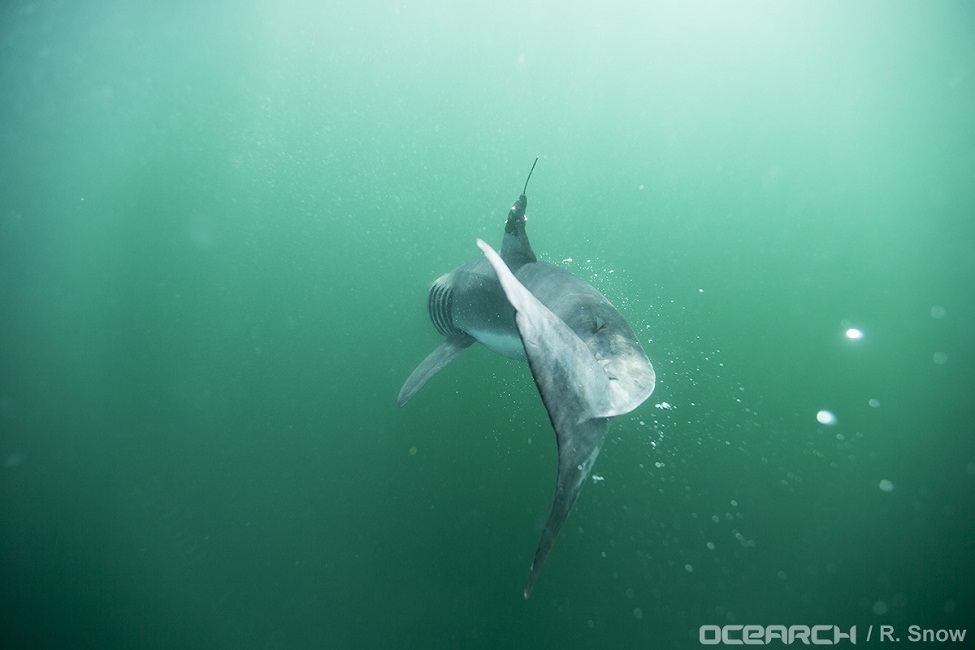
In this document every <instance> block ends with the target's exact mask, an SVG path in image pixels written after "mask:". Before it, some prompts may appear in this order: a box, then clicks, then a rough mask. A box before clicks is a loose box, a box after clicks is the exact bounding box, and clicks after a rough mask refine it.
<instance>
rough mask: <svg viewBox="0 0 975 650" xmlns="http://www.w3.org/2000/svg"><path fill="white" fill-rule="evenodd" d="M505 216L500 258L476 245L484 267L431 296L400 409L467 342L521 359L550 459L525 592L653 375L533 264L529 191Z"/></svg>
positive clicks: (624, 332) (614, 329)
mask: <svg viewBox="0 0 975 650" xmlns="http://www.w3.org/2000/svg"><path fill="white" fill-rule="evenodd" d="M537 163H538V159H537V158H536V159H535V163H533V164H532V168H531V171H529V172H528V178H527V179H526V180H525V188H524V190H522V193H521V195H520V196H519V197H518V200H517V201H515V204H514V205H513V206H511V210H510V211H509V212H508V219H507V221H506V222H505V226H504V238H503V239H502V241H501V251H500V254H499V253H497V252H495V250H494V249H493V248H491V247H490V246H489V245H488V244H486V243H484V242H483V241H481V240H480V239H478V240H477V246H478V247H479V248H480V249H481V251H482V252H483V253H484V257H482V258H479V259H477V260H475V261H473V262H469V263H468V264H464V265H463V266H460V267H457V268H456V269H454V270H453V271H451V272H449V273H447V274H445V275H442V276H440V277H439V278H437V280H435V281H434V282H433V284H432V285H431V286H430V290H429V293H428V297H427V309H428V310H429V312H430V320H432V321H433V324H434V326H435V327H436V328H437V331H439V332H440V333H441V334H443V335H444V336H445V337H446V340H444V342H443V343H441V344H440V345H439V346H438V347H437V348H436V349H435V350H434V351H433V352H431V353H430V354H429V355H428V356H427V358H426V359H424V360H423V361H422V362H421V363H420V365H419V366H417V367H416V369H415V370H414V371H413V372H412V373H411V374H410V376H409V377H408V378H407V380H406V383H404V384H403V388H402V389H400V392H399V399H398V402H399V405H400V406H403V405H405V404H406V403H407V402H409V401H410V400H411V399H412V398H413V396H414V395H416V393H417V391H419V390H420V388H422V387H423V385H424V384H426V383H427V381H428V380H429V379H430V378H431V377H433V375H435V374H436V373H437V372H438V371H440V370H441V369H442V368H443V367H444V366H446V365H447V364H448V363H450V362H451V361H453V360H454V359H455V358H456V357H457V356H458V355H459V354H460V353H461V352H463V351H464V350H465V349H466V348H468V347H470V346H471V345H472V344H473V343H474V342H475V341H479V342H480V343H483V344H484V345H486V346H487V347H488V348H489V349H491V350H493V351H494V352H497V353H498V354H500V355H502V356H505V357H509V358H513V359H523V360H525V359H527V361H528V365H529V367H530V368H531V372H532V377H534V379H535V385H536V386H537V387H538V392H539V393H540V394H541V396H542V402H543V403H544V404H545V408H546V410H547V411H548V416H549V419H550V420H551V422H552V427H553V428H554V429H555V437H556V440H557V442H558V449H559V472H558V477H557V479H556V483H555V498H554V500H553V502H552V510H551V511H550V512H549V515H548V520H547V522H546V523H545V529H544V530H543V531H542V538H541V540H540V541H539V543H538V548H537V549H536V551H535V559H534V561H533V562H532V566H531V570H530V572H529V576H528V583H527V584H526V586H525V598H528V596H529V595H530V594H531V592H532V588H533V587H534V586H535V581H536V580H537V579H538V575H539V573H540V572H541V570H542V565H543V564H544V563H545V559H546V558H547V557H548V554H549V552H550V551H551V550H552V545H553V544H554V543H555V539H556V538H557V537H558V536H559V531H560V530H561V529H562V524H564V523H565V520H566V517H568V515H569V511H571V510H572V506H573V505H574V504H575V502H576V499H577V498H578V496H579V492H580V491H581V490H582V486H583V485H584V484H585V482H586V479H587V478H588V476H589V472H590V470H591V469H592V466H593V463H594V462H595V461H596V456H598V455H599V450H600V449H601V448H602V445H603V440H604V439H605V438H606V431H607V430H608V429H609V421H610V419H611V418H613V417H616V416H617V415H623V414H624V413H629V412H630V411H632V410H633V409H635V408H636V407H637V406H639V405H640V404H642V403H643V401H644V400H646V399H647V398H648V397H649V396H650V393H652V392H653V387H654V383H655V379H656V377H655V374H654V371H653V366H652V365H651V364H650V359H648V358H647V355H646V353H645V352H644V351H643V348H642V347H641V346H640V342H639V341H638V340H637V337H636V335H634V333H633V330H632V329H631V328H630V326H629V325H628V324H627V322H626V321H625V320H624V319H623V317H622V316H621V315H620V313H619V311H617V310H616V308H615V307H614V306H613V305H612V304H610V302H609V300H607V299H606V298H605V297H604V296H603V295H602V294H601V293H599V291H597V290H596V289H595V288H593V287H592V285H590V284H588V283H587V282H584V281H583V280H580V279H579V278H577V277H576V276H574V275H572V274H571V273H569V272H568V271H566V270H564V269H562V268H559V267H558V266H554V265H552V264H548V263H546V262H541V261H539V260H538V257H537V256H536V255H535V252H534V251H533V250H532V247H531V243H529V241H528V234H527V233H526V232H525V222H526V219H525V210H526V208H527V207H528V198H527V196H526V192H527V191H528V181H530V180H531V175H532V172H534V170H535V164H537Z"/></svg>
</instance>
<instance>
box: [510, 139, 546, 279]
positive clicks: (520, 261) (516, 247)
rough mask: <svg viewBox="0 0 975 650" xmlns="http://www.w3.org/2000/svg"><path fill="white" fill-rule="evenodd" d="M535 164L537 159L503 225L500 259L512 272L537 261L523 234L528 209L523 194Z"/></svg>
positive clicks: (524, 233)
mask: <svg viewBox="0 0 975 650" xmlns="http://www.w3.org/2000/svg"><path fill="white" fill-rule="evenodd" d="M537 164H538V158H537V157H536V158H535V162H533V163H532V168H531V170H529V172H528V178H527V179H525V189H524V190H522V192H521V196H519V197H518V200H517V201H515V204H514V205H513V206H511V210H509V211H508V220H507V221H506V222H505V224H504V239H503V240H502V241H501V259H503V260H504V262H505V264H507V265H508V268H509V269H511V270H512V272H514V271H517V270H518V268H519V267H521V266H522V265H524V264H529V263H531V262H537V261H538V258H537V257H536V256H535V251H533V250H532V245H531V242H529V241H528V233H527V232H525V221H526V219H525V209H526V208H527V207H528V196H527V195H526V194H525V193H526V192H527V191H528V181H530V180H531V178H532V172H533V171H535V165H537Z"/></svg>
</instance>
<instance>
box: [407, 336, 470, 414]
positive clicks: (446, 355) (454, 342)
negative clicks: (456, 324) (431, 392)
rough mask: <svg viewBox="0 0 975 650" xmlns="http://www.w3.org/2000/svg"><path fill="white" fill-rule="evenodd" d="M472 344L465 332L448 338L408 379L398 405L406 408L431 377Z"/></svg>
mask: <svg viewBox="0 0 975 650" xmlns="http://www.w3.org/2000/svg"><path fill="white" fill-rule="evenodd" d="M472 343H474V338H473V337H471V336H468V335H467V334H465V333H464V332H454V333H453V334H451V335H450V336H448V337H447V340H446V341H444V342H443V343H441V344H440V345H438V346H437V347H436V348H435V349H434V350H433V352H431V353H430V354H428V355H427V358H426V359H424V360H423V361H422V362H421V363H420V365H418V366H417V367H416V369H415V370H414V371H413V372H412V373H410V376H409V377H407V378H406V382H405V383H404V384H403V387H402V388H401V389H400V391H399V397H398V398H397V399H396V403H397V404H399V405H400V406H405V405H406V403H407V402H409V401H410V400H411V399H413V396H414V395H416V394H417V392H418V391H419V390H420V389H421V388H423V385H424V384H425V383H427V381H428V380H429V379H430V378H431V377H433V376H434V375H435V374H437V373H438V372H439V371H440V369H441V368H443V367H444V366H446V365H447V364H448V363H450V362H451V361H453V360H454V359H455V358H456V357H457V355H458V354H460V353H461V352H463V351H464V350H466V349H467V348H469V347H470V346H471V344H472Z"/></svg>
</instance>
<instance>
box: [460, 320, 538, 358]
mask: <svg viewBox="0 0 975 650" xmlns="http://www.w3.org/2000/svg"><path fill="white" fill-rule="evenodd" d="M467 333H468V334H470V335H471V336H473V337H474V338H475V339H477V340H478V342H479V343H482V344H483V345H484V346H485V347H486V348H487V349H489V350H491V352H494V353H495V354H500V355H501V356H502V357H507V358H509V359H517V360H518V361H524V360H525V346H524V345H523V344H522V342H521V337H520V336H519V335H518V331H517V330H516V329H515V328H513V327H512V328H511V331H510V332H508V331H504V330H497V329H485V330H478V329H471V330H468V331H467Z"/></svg>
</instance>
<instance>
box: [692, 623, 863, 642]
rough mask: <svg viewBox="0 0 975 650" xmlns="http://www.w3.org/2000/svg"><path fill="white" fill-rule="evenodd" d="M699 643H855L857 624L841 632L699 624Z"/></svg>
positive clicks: (818, 628)
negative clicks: (847, 630)
mask: <svg viewBox="0 0 975 650" xmlns="http://www.w3.org/2000/svg"><path fill="white" fill-rule="evenodd" d="M698 640H699V641H700V642H701V645H766V644H768V643H771V642H773V641H778V642H779V643H785V644H791V643H802V644H804V645H836V644H837V643H839V642H840V641H847V642H849V643H852V644H853V645H856V642H857V626H856V625H854V626H852V627H850V631H849V632H844V631H843V630H841V629H840V627H839V626H838V625H702V626H701V629H700V632H699V633H698Z"/></svg>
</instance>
